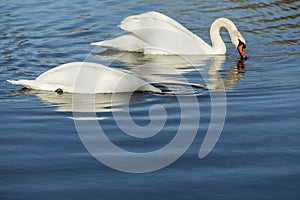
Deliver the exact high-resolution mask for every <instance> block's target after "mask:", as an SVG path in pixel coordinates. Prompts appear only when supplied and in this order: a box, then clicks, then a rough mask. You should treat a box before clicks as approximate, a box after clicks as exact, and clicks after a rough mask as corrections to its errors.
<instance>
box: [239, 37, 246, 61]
mask: <svg viewBox="0 0 300 200" xmlns="http://www.w3.org/2000/svg"><path fill="white" fill-rule="evenodd" d="M245 48H246V45H245V44H244V43H243V42H242V41H240V40H239V45H238V47H237V49H238V51H239V54H240V55H241V58H244V59H245V58H247V56H246V53H245V50H244V49H245Z"/></svg>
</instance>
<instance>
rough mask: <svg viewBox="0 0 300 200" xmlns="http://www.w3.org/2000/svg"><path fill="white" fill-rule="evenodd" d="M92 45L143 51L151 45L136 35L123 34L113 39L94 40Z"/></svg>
mask: <svg viewBox="0 0 300 200" xmlns="http://www.w3.org/2000/svg"><path fill="white" fill-rule="evenodd" d="M91 45H95V46H102V47H105V48H108V49H117V50H120V51H133V52H143V51H144V49H145V48H147V47H148V46H149V44H147V43H146V42H144V41H143V40H141V39H139V38H137V37H135V36H134V35H123V36H120V37H117V38H114V39H111V40H104V41H101V42H93V43H91Z"/></svg>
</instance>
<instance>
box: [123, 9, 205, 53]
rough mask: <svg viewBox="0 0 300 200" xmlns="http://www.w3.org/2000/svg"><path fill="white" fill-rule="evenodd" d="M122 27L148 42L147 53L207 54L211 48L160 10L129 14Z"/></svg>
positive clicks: (145, 50)
mask: <svg viewBox="0 0 300 200" xmlns="http://www.w3.org/2000/svg"><path fill="white" fill-rule="evenodd" d="M120 28H122V29H123V30H126V31H129V32H131V33H132V34H133V35H134V36H135V37H136V38H138V39H140V40H142V41H143V42H145V43H146V44H148V45H149V47H147V48H145V49H144V52H145V53H153V54H155V52H157V54H164V53H166V54H186V55H188V54H206V53H207V51H208V50H209V49H210V48H211V47H210V45H208V44H207V43H206V42H204V41H203V40H202V39H201V38H199V37H198V36H196V35H195V34H193V33H192V32H191V31H189V30H188V29H186V28H185V27H184V26H183V25H181V24H179V23H178V22H176V21H175V20H173V19H171V18H170V17H168V16H166V15H163V14H161V13H158V12H147V13H144V14H140V15H133V16H129V17H127V18H125V19H124V20H123V21H122V22H121V24H120Z"/></svg>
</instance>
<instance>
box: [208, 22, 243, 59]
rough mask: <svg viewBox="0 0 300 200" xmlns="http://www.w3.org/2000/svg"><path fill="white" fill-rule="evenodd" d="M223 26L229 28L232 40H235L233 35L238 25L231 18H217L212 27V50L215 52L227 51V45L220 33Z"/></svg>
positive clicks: (222, 52)
mask: <svg viewBox="0 0 300 200" xmlns="http://www.w3.org/2000/svg"><path fill="white" fill-rule="evenodd" d="M221 28H226V29H227V31H228V33H229V35H230V38H231V40H233V35H234V33H235V32H236V31H237V28H236V26H235V25H234V24H233V23H232V22H231V21H230V20H229V19H226V18H219V19H216V20H215V21H214V22H213V23H212V25H211V27H210V38H211V43H212V52H213V53H214V54H225V53H226V46H225V43H224V41H223V39H222V38H221V35H220V29H221Z"/></svg>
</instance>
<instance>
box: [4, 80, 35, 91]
mask: <svg viewBox="0 0 300 200" xmlns="http://www.w3.org/2000/svg"><path fill="white" fill-rule="evenodd" d="M6 81H7V82H9V83H10V84H13V85H20V86H23V87H25V88H28V89H35V88H36V86H35V80H23V79H21V80H6Z"/></svg>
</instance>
